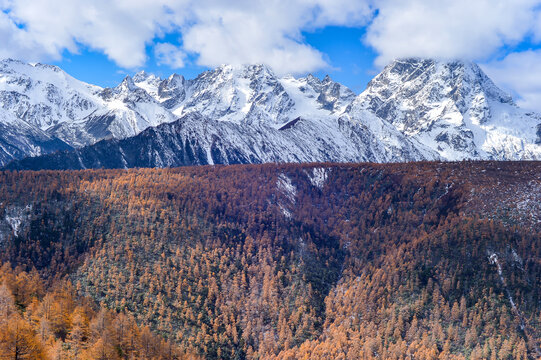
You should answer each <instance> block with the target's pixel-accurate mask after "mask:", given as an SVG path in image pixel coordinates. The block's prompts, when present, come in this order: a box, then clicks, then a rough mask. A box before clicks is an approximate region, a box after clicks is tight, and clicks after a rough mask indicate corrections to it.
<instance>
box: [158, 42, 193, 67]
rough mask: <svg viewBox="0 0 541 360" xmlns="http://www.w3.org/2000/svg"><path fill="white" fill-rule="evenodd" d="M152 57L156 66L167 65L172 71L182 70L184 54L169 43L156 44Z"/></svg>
mask: <svg viewBox="0 0 541 360" xmlns="http://www.w3.org/2000/svg"><path fill="white" fill-rule="evenodd" d="M154 56H156V61H157V63H158V65H167V66H169V67H170V68H172V69H180V68H183V67H184V62H185V60H186V53H185V52H184V51H182V49H181V48H180V47H178V46H175V45H172V44H169V43H158V44H156V45H155V46H154Z"/></svg>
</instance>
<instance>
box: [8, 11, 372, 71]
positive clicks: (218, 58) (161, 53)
mask: <svg viewBox="0 0 541 360" xmlns="http://www.w3.org/2000/svg"><path fill="white" fill-rule="evenodd" d="M0 8H1V10H2V13H1V15H0V39H4V40H7V41H6V42H4V44H6V43H8V44H10V45H13V46H9V47H8V46H2V50H1V52H0V55H1V56H3V57H6V56H13V57H18V58H23V59H26V60H42V59H44V58H59V57H60V56H61V54H62V53H63V52H64V51H65V50H67V51H70V52H77V51H78V49H80V47H81V46H86V47H89V48H91V49H94V50H98V51H102V52H103V53H105V54H106V55H107V56H108V57H109V58H110V59H112V60H113V61H115V62H116V63H117V64H118V65H120V66H121V67H124V68H134V67H139V66H143V65H144V63H145V61H146V58H147V56H146V47H147V46H148V45H149V44H151V43H152V42H153V41H154V40H155V39H156V38H158V39H159V38H160V36H161V35H163V34H165V33H171V32H173V33H174V32H176V33H178V34H179V36H180V37H181V38H182V42H183V46H182V48H178V49H174V48H173V45H171V44H165V43H159V44H157V45H156V46H155V49H154V52H155V54H156V56H157V58H158V61H160V62H161V63H163V64H167V65H172V66H175V67H179V66H182V65H183V64H184V61H185V54H186V52H189V53H192V54H194V56H195V58H196V61H197V63H198V64H199V65H204V66H215V65H218V64H222V63H255V62H257V63H266V64H268V65H270V66H272V67H273V68H275V70H277V71H278V72H282V73H286V72H291V73H298V72H303V71H311V70H315V69H318V68H322V67H324V66H327V64H326V62H325V60H324V55H323V54H322V53H321V52H319V51H318V50H317V49H315V48H313V47H311V46H309V45H308V44H306V43H305V42H304V41H303V38H302V35H301V32H302V31H304V30H313V29H317V28H321V27H324V26H327V25H345V26H359V25H364V24H366V23H367V21H368V20H370V18H371V14H372V12H371V11H372V10H371V8H370V6H369V5H368V4H367V3H366V2H363V1H352V0H334V1H333V0H288V1H283V0H271V1H268V0H234V1H222V0H94V1H87V0H1V1H0Z"/></svg>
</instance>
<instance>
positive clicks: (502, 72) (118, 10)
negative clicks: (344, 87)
mask: <svg viewBox="0 0 541 360" xmlns="http://www.w3.org/2000/svg"><path fill="white" fill-rule="evenodd" d="M540 9H541V0H229V1H224V0H93V1H88V0H0V10H2V11H0V42H1V43H2V46H0V57H15V58H19V59H23V60H27V61H47V60H50V59H59V58H60V57H61V55H62V53H64V52H65V51H66V50H67V51H70V52H72V53H76V52H77V51H79V50H80V48H81V47H82V46H85V47H90V48H92V49H95V50H98V51H102V52H103V53H104V54H106V55H107V56H108V57H109V58H110V59H112V60H113V61H115V62H116V63H117V64H118V65H120V66H121V67H123V68H127V69H131V68H138V67H142V66H144V65H145V62H146V60H147V54H146V52H147V50H148V47H149V46H151V47H152V46H154V54H155V55H156V58H157V61H158V62H160V63H161V64H166V65H169V66H171V67H175V68H179V67H182V66H184V65H185V63H186V61H187V60H186V59H187V58H188V57H187V54H189V55H190V58H191V59H195V61H196V62H197V63H198V64H199V65H203V66H209V67H212V66H216V65H219V64H223V63H231V64H246V63H265V64H267V65H270V66H271V67H273V68H274V70H275V71H276V72H278V73H280V74H284V73H293V74H297V73H304V72H308V71H314V70H317V69H321V68H324V67H327V66H329V65H330V64H327V62H326V56H325V54H323V53H321V52H320V51H319V50H317V49H315V48H314V47H312V46H310V45H309V44H307V43H306V42H305V40H304V39H303V37H302V32H303V31H312V30H316V29H320V28H323V27H325V26H329V25H336V26H355V27H362V26H366V27H367V35H366V38H365V39H364V41H365V43H366V44H368V45H370V46H372V47H373V48H374V49H375V51H376V52H377V54H378V58H377V65H380V66H383V65H385V64H386V63H387V62H388V61H390V60H392V59H393V58H397V57H408V56H415V57H432V58H465V59H470V60H476V61H485V60H486V59H489V58H491V57H494V56H495V55H501V54H500V52H501V51H502V49H505V48H507V47H509V46H512V45H513V44H515V43H518V42H520V41H523V40H524V39H527V38H529V39H531V40H532V41H534V42H535V41H537V42H541V11H540ZM167 33H174V34H177V35H178V36H179V37H180V38H181V39H182V44H183V45H182V47H175V46H174V45H172V44H168V43H165V42H164V41H163V40H159V39H161V38H162V35H164V34H167ZM156 39H158V40H156ZM156 42H157V44H154V43H156ZM538 60H541V57H540V55H539V53H538V52H525V53H520V54H511V55H509V56H508V57H507V58H505V59H504V60H503V61H500V62H497V63H491V64H488V65H486V66H485V68H486V69H487V71H488V72H489V75H491V76H493V77H494V78H495V81H496V82H497V83H498V84H503V85H505V86H506V87H507V88H508V89H509V90H512V91H513V92H515V93H517V94H519V95H520V97H521V100H520V103H521V104H523V105H525V106H527V107H532V108H537V109H539V105H536V102H537V101H536V100H537V99H538V98H539V95H541V91H539V90H538V88H537V85H536V83H541V81H538V78H541V75H539V74H541V69H540V66H539V65H538V64H539V63H540V61H538ZM539 80H541V79H539Z"/></svg>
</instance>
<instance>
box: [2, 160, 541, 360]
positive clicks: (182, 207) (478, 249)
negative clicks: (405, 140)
mask: <svg viewBox="0 0 541 360" xmlns="http://www.w3.org/2000/svg"><path fill="white" fill-rule="evenodd" d="M540 345H541V163H539V162H490V161H487V162H469V161H464V162H457V163H437V162H420V163H404V164H265V165H234V166H200V167H184V168H175V169H130V170H82V171H37V172H34V171H4V172H0V359H316V360H317V359H397V360H398V359H538V358H540V357H541V349H540Z"/></svg>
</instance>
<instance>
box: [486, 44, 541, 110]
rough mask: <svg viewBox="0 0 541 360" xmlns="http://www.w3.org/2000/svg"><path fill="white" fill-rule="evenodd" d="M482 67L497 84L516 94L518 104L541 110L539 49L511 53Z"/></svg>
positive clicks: (540, 58)
mask: <svg viewBox="0 0 541 360" xmlns="http://www.w3.org/2000/svg"><path fill="white" fill-rule="evenodd" d="M483 69H484V70H485V72H486V73H487V74H488V75H489V76H490V77H491V78H492V79H493V80H494V81H495V82H496V83H497V84H499V85H501V86H503V87H504V89H506V90H508V91H510V92H513V93H514V94H515V95H516V96H518V99H517V103H518V105H519V106H521V107H523V108H525V109H530V110H536V111H538V112H541V50H535V51H534V50H529V51H522V52H517V53H512V54H509V55H508V56H506V57H505V58H504V59H502V60H499V61H493V62H490V63H488V64H485V65H483Z"/></svg>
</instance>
